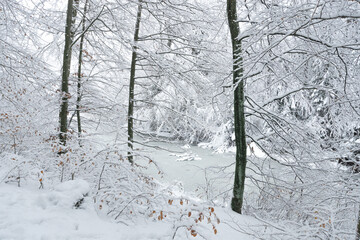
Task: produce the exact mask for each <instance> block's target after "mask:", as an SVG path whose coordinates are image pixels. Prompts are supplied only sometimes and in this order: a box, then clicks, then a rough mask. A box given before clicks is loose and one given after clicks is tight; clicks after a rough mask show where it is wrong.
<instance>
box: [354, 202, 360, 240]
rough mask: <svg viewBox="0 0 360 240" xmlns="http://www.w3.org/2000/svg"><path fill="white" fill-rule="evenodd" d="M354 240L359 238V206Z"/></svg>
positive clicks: (359, 239)
mask: <svg viewBox="0 0 360 240" xmlns="http://www.w3.org/2000/svg"><path fill="white" fill-rule="evenodd" d="M355 239H356V240H360V208H359V211H358V221H357V227H356V237H355Z"/></svg>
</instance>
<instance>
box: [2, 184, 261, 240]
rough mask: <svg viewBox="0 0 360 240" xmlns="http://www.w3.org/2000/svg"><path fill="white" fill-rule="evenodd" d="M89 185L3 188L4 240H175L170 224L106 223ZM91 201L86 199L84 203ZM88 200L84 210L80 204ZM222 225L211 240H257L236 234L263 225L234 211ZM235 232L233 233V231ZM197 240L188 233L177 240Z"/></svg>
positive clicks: (225, 212)
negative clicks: (90, 192) (100, 214)
mask: <svg viewBox="0 0 360 240" xmlns="http://www.w3.org/2000/svg"><path fill="white" fill-rule="evenodd" d="M89 191H90V188H89V184H88V183H87V182H86V181H84V180H74V181H67V182H64V183H61V184H59V185H57V186H55V187H54V188H52V189H38V187H35V186H29V185H28V186H22V187H17V186H15V184H1V185H0V239H1V240H78V239H79V240H81V239H97V240H100V239H101V240H113V239H121V240H142V239H144V240H145V239H146V240H152V239H154V240H155V239H159V240H166V239H172V236H173V233H174V229H173V225H172V224H170V223H166V222H158V221H157V222H152V221H145V220H143V221H138V222H136V223H135V224H131V225H129V226H127V225H124V224H121V223H115V222H112V221H111V220H110V219H109V218H106V215H105V217H104V216H103V217H101V216H99V215H98V214H97V212H96V211H95V209H94V204H93V200H92V199H91V198H90V197H89V196H88V195H87V196H86V194H87V193H88V192H89ZM84 196H85V197H84ZM83 197H84V202H83V204H82V205H81V206H80V207H79V208H75V207H74V203H75V202H77V201H78V200H79V199H80V198H83ZM215 211H216V212H217V214H218V216H219V217H220V219H221V220H222V223H221V224H219V225H218V226H217V228H218V233H217V234H216V235H215V234H213V233H211V232H209V234H208V235H207V236H206V239H227V240H231V239H234V240H235V239H241V240H250V239H253V238H252V237H250V236H249V235H246V234H244V233H241V232H240V231H238V230H234V229H233V228H234V227H235V228H236V227H239V226H242V227H240V228H241V229H248V227H249V225H254V224H257V222H256V220H254V219H253V218H251V217H248V216H240V215H238V214H236V213H233V212H232V211H231V210H230V209H227V208H219V209H216V210H215ZM230 226H232V227H230ZM186 238H190V239H198V238H199V239H201V237H199V236H198V237H196V238H193V237H192V236H190V235H188V234H187V233H186V231H183V232H182V233H180V232H179V234H177V236H176V237H175V239H186Z"/></svg>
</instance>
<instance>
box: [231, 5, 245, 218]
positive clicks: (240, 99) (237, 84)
mask: <svg viewBox="0 0 360 240" xmlns="http://www.w3.org/2000/svg"><path fill="white" fill-rule="evenodd" d="M227 15H228V22H229V28H230V34H231V42H232V48H233V61H234V65H233V84H234V88H235V90H234V122H235V142H236V166H235V181H234V190H233V195H234V196H233V198H232V201H231V208H232V210H233V211H235V212H238V213H240V214H241V209H242V205H243V199H244V187H245V169H246V135H245V115H244V80H243V79H242V76H243V68H242V58H241V41H240V40H238V39H237V37H238V36H239V33H240V28H239V24H238V23H237V22H236V20H237V13H236V0H227Z"/></svg>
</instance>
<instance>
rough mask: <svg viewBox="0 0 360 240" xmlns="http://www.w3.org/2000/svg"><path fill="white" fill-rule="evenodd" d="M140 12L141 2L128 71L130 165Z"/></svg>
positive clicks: (140, 0)
mask: <svg viewBox="0 0 360 240" xmlns="http://www.w3.org/2000/svg"><path fill="white" fill-rule="evenodd" d="M141 10H142V0H139V5H138V10H137V16H136V24H135V33H134V46H133V50H132V57H131V69H130V85H129V109H128V148H129V151H128V160H129V162H131V163H134V160H133V149H134V148H133V143H134V131H133V127H134V119H133V114H134V88H135V68H136V57H137V53H136V51H137V42H138V40H139V29H140V21H141Z"/></svg>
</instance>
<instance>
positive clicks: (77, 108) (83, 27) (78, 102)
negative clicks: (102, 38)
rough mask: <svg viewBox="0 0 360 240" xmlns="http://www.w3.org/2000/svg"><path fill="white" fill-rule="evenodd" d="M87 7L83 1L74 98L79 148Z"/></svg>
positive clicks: (86, 2)
mask: <svg viewBox="0 0 360 240" xmlns="http://www.w3.org/2000/svg"><path fill="white" fill-rule="evenodd" d="M87 5H88V0H86V1H85V6H84V13H83V18H82V35H81V38H80V47H79V62H78V76H77V77H78V78H77V80H78V81H77V98H76V119H77V127H78V139H79V145H80V146H81V118H80V108H81V105H80V102H81V78H82V73H81V68H82V62H83V48H84V38H85V31H86V26H85V22H86V12H87Z"/></svg>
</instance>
